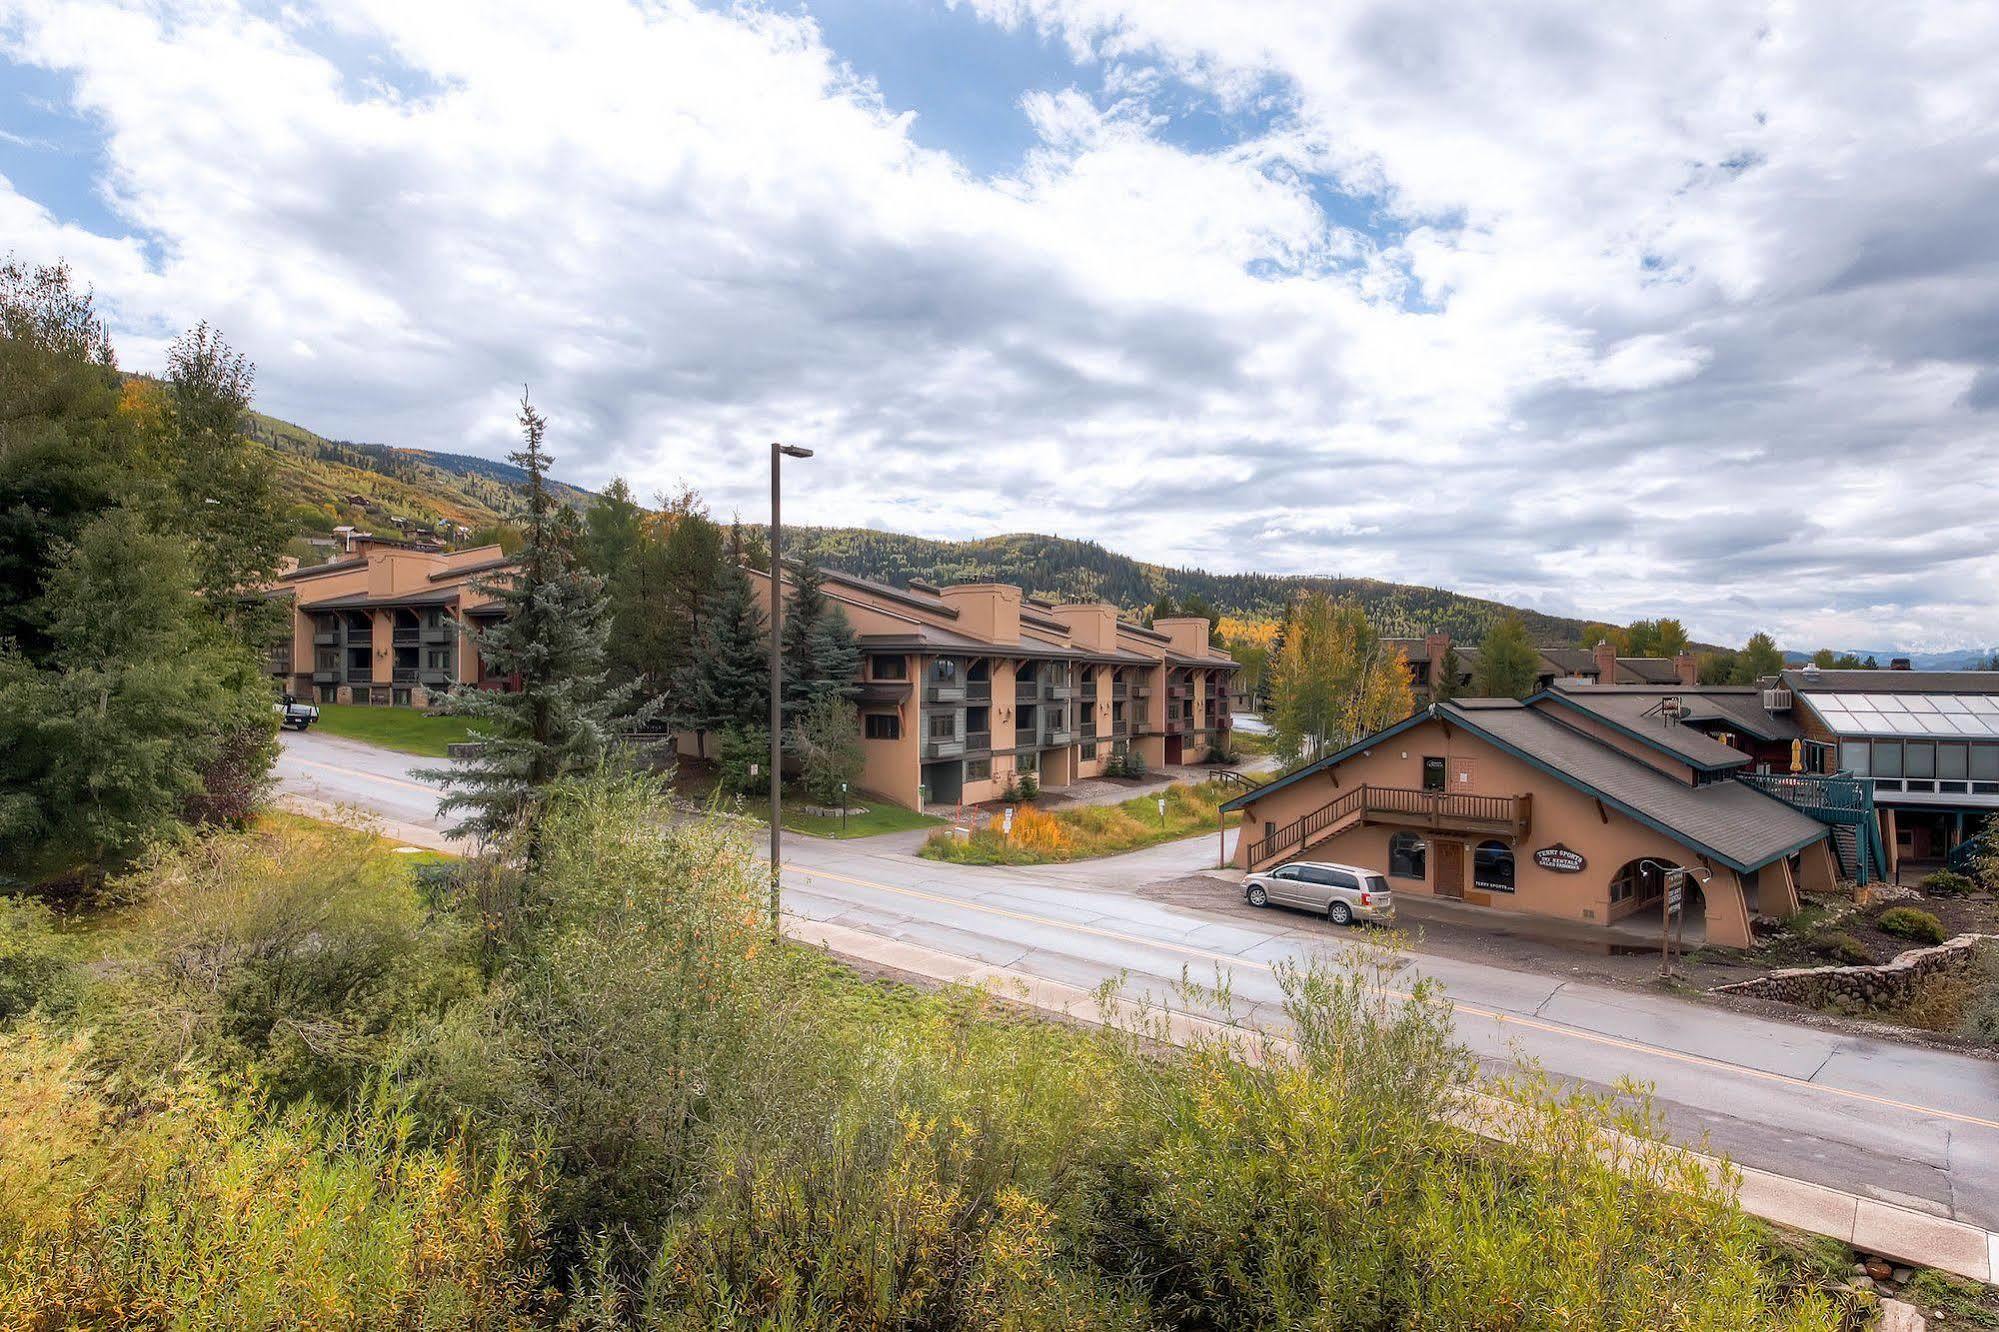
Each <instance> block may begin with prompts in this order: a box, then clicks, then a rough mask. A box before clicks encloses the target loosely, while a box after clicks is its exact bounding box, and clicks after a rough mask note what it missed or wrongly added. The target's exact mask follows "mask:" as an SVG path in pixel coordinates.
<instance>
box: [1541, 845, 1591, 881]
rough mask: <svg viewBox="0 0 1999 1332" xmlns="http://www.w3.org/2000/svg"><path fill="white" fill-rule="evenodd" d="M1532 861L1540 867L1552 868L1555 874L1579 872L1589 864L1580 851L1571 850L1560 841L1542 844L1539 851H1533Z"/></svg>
mask: <svg viewBox="0 0 1999 1332" xmlns="http://www.w3.org/2000/svg"><path fill="white" fill-rule="evenodd" d="M1534 863H1535V864H1536V865H1539V866H1540V867H1541V868H1542V869H1544V870H1552V871H1554V872H1555V873H1556V874H1581V873H1582V872H1583V869H1584V868H1585V867H1586V866H1587V865H1588V864H1589V862H1588V861H1587V860H1584V859H1583V853H1582V852H1580V851H1571V850H1570V849H1569V848H1568V847H1566V846H1563V845H1562V844H1561V843H1560V842H1557V843H1555V844H1554V845H1553V846H1544V847H1542V848H1541V849H1540V850H1539V851H1536V852H1535V853H1534Z"/></svg>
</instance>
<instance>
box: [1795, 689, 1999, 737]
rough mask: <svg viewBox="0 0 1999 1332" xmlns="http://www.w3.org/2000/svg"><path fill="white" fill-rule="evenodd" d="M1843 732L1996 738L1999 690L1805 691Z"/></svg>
mask: <svg viewBox="0 0 1999 1332" xmlns="http://www.w3.org/2000/svg"><path fill="white" fill-rule="evenodd" d="M1805 697H1806V698H1808V699H1810V700H1811V704H1812V707H1813V709H1814V710H1816V711H1817V712H1818V714H1819V716H1821V717H1823V718H1825V724H1826V725H1827V726H1830V727H1832V729H1833V730H1835V731H1838V732H1839V733H1840V734H1841V735H1880V736H1899V737H1901V738H1903V739H1907V740H1917V739H1928V738H1930V737H1933V736H1944V737H1950V738H1952V739H1963V738H1965V737H1967V736H1968V737H1971V738H1973V739H1978V740H1999V696H1994V695H1990V694H1816V693H1814V694H1807V695H1805Z"/></svg>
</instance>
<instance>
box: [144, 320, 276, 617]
mask: <svg viewBox="0 0 1999 1332" xmlns="http://www.w3.org/2000/svg"><path fill="white" fill-rule="evenodd" d="M255 376H256V371H255V369H254V367H252V366H251V364H250V362H249V360H248V359H247V358H246V357H244V355H243V354H242V353H241V352H238V351H236V350H234V349H233V348H231V347H230V346H229V344H228V343H226V342H224V341H223V340H222V336H221V335H220V334H219V333H217V332H216V331H215V330H214V329H212V328H210V327H209V326H208V324H207V323H206V322H205V321H204V322H202V323H199V324H196V325H195V326H194V327H193V328H192V329H190V330H188V331H187V332H186V333H184V334H182V335H181V336H180V337H178V338H176V339H174V341H173V343H172V345H171V346H169V347H168V348H167V394H166V434H165V453H166V458H165V463H166V475H165V477H164V478H163V480H164V483H165V484H164V486H163V488H162V492H161V494H160V497H159V502H160V504H161V506H162V512H161V514H160V525H161V526H162V527H164V528H165V529H166V530H169V531H179V532H182V533H185V534H186V537H187V539H188V541H189V543H190V544H191V546H192V547H193V549H194V569H195V582H196V586H197V587H198V588H199V590H200V592H201V596H202V599H203V600H204V601H205V602H206V603H207V604H208V608H209V610H210V612H211V613H212V614H214V615H215V617H216V618H217V619H218V620H220V621H221V622H222V623H224V624H226V625H228V626H229V627H230V629H231V631H232V632H233V633H235V634H236V635H237V636H238V637H240V638H242V639H243V640H244V641H245V642H247V643H250V644H251V645H253V646H255V647H258V648H262V647H265V646H268V645H269V644H270V643H272V642H275V641H276V640H277V639H278V638H279V637H281V636H282V635H283V634H284V633H285V631H286V630H287V629H288V628H289V620H288V619H287V617H286V614H285V608H284V607H283V606H281V605H280V604H278V603H276V602H272V601H267V600H265V599H264V598H262V597H258V596H255V595H253V593H254V589H256V588H259V587H262V586H264V585H265V584H267V583H269V582H270V581H271V580H272V579H273V578H275V577H276V576H277V572H278V567H279V562H280V560H281V558H282V556H283V555H284V549H285V542H286V541H287V539H288V538H289V537H290V536H291V533H292V526H291V523H290V522H289V521H288V519H287V516H286V513H285V510H284V507H283V506H282V505H281V504H280V502H279V498H278V493H277V489H276V487H275V486H274V484H273V483H272V480H271V467H270V462H269V458H268V455H267V454H266V453H265V452H264V450H262V449H261V448H259V447H258V446H257V445H256V444H254V443H253V442H252V441H251V440H249V439H248V438H247V437H245V435H244V434H243V417H244V413H245V412H247V411H248V410H249V407H250V392H251V386H252V384H253V383H254V381H255Z"/></svg>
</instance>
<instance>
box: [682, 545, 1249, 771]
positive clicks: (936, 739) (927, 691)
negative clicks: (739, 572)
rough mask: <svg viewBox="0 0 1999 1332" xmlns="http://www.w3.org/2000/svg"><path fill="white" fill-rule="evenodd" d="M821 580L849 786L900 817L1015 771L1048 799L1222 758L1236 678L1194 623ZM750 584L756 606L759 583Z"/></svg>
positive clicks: (987, 594) (956, 589) (976, 594)
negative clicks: (1135, 764)
mask: <svg viewBox="0 0 1999 1332" xmlns="http://www.w3.org/2000/svg"><path fill="white" fill-rule="evenodd" d="M824 577H825V589H824V590H825V593H826V595H827V597H828V598H830V599H831V600H832V601H834V602H835V603H837V604H838V605H839V606H840V608H841V609H842V610H843V611H844V612H845V613H846V616H847V619H848V620H849V621H850V622H851V623H852V625H853V627H854V631H855V634H856V637H857V638H858V640H859V643H860V647H861V653H862V668H861V679H860V682H859V685H860V692H859V696H858V700H857V701H858V704H859V707H860V712H861V728H862V736H863V749H864V752H865V755H866V759H865V766H864V768H863V771H862V775H861V785H862V786H864V787H866V788H867V789H868V790H870V791H872V792H875V793H877V794H879V795H882V796H885V797H887V798H889V799H891V800H894V801H896V802H897V803H899V804H902V805H905V806H909V807H911V808H917V807H920V806H922V805H925V804H931V805H939V804H960V803H964V804H971V803H976V802H978V801H982V800H991V799H996V798H998V797H999V795H1000V793H1001V792H1002V791H1003V790H1004V788H1005V786H1006V783H1007V779H1008V777H1009V776H1013V777H1016V778H1017V777H1018V776H1019V775H1020V774H1023V773H1033V774H1034V776H1035V778H1036V780H1037V781H1038V782H1039V783H1040V785H1041V786H1042V787H1044V788H1060V787H1064V786H1068V785H1069V784H1071V783H1073V782H1076V781H1079V780H1082V779H1084V778H1087V777H1095V776H1098V775H1099V774H1101V773H1102V772H1103V770H1104V768H1105V766H1106V764H1108V763H1109V762H1110V760H1111V757H1112V756H1113V755H1114V754H1117V753H1119V752H1121V751H1124V750H1127V749H1129V750H1131V751H1133V752H1135V753H1136V754H1138V755H1139V756H1140V757H1142V758H1143V759H1144V760H1145V762H1146V764H1147V765H1148V766H1151V767H1158V766H1160V765H1162V764H1179V763H1191V762H1197V761H1199V760H1200V759H1202V758H1204V757H1205V756H1207V755H1208V754H1209V753H1210V752H1211V751H1214V750H1217V749H1220V748H1225V747H1226V743H1227V740H1228V737H1229V734H1230V725H1231V715H1230V705H1229V687H1230V677H1231V676H1232V675H1233V674H1234V672H1235V671H1236V669H1237V667H1236V663H1235V661H1234V660H1233V659H1232V658H1231V657H1229V655H1228V654H1227V653H1225V652H1222V651H1220V650H1219V649H1217V648H1213V647H1211V646H1209V643H1208V630H1209V625H1208V622H1207V621H1206V620H1204V619H1199V618H1195V617H1175V618H1170V619H1161V620H1158V621H1157V622H1155V623H1154V624H1153V626H1152V627H1151V628H1146V627H1144V626H1142V625H1137V624H1132V623H1130V622H1129V621H1126V620H1123V619H1121V618H1119V615H1118V612H1117V608H1116V607H1114V606H1110V605H1107V604H1103V603H1098V602H1090V603H1078V604H1066V605H1055V604H1052V603H1050V602H1046V601H1041V600H1037V599H1035V598H1033V597H1028V596H1025V595H1023V594H1022V592H1021V590H1020V589H1019V588H1017V587H1013V586H1010V585H1007V584H1004V583H966V584H958V585H954V586H951V587H935V586H932V585H931V584H929V583H925V582H921V581H917V580H911V581H910V583H909V584H908V586H906V587H900V588H898V587H890V586H888V585H886V584H883V583H877V582H874V581H872V580H869V579H865V578H855V577H851V576H848V575H845V574H840V573H834V572H830V571H829V572H827V573H826V574H825V575H824ZM751 578H752V580H753V581H754V583H755V585H756V588H757V591H758V594H759V596H760V598H761V599H762V600H763V604H764V605H765V606H766V607H768V605H769V596H770V579H769V576H768V575H767V574H763V573H758V572H756V571H751ZM788 595H789V589H787V596H788ZM690 743H691V742H690V741H688V740H683V743H682V747H683V749H685V748H687V747H688V745H689V744H690Z"/></svg>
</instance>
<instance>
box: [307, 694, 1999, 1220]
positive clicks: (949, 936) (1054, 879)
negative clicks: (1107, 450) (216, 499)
mask: <svg viewBox="0 0 1999 1332" xmlns="http://www.w3.org/2000/svg"><path fill="white" fill-rule="evenodd" d="M284 741H285V753H284V756H283V758H282V760H281V761H280V763H279V777H280V781H281V783H282V785H283V786H284V788H285V789H286V790H287V791H289V792H293V793H296V794H299V795H302V796H305V797H307V798H310V799H313V800H317V801H320V802H324V803H332V804H351V805H354V806H357V807H359V808H361V809H363V810H366V811H371V812H373V813H376V814H378V815H379V816H381V817H383V818H385V819H387V820H390V821H391V822H392V823H400V824H407V825H411V826H415V827H434V826H435V824H436V819H435V810H434V794H433V793H432V791H431V790H430V789H428V788H427V787H425V786H424V785H423V784H422V783H420V782H417V781H416V780H414V778H413V776H412V771H411V770H412V769H414V768H418V767H422V766H424V762H423V761H422V760H415V759H409V758H406V757H405V756H402V755H398V754H393V753H389V752H387V751H384V750H379V749H374V748H372V747H369V746H365V745H359V744H354V743H352V742H347V741H341V740H336V739H332V738H329V737H325V736H315V735H307V736H293V735H289V734H288V735H286V736H285V737H284ZM908 843H909V839H908V838H906V837H893V836H891V837H889V838H873V839H867V840H864V841H854V842H829V841H824V840H821V839H818V838H811V837H787V838H786V840H785V860H786V866H787V868H786V874H785V887H786V907H787V909H788V910H790V911H793V912H796V913H798V914H800V915H803V916H807V917H811V918H813V919H818V920H829V921H834V922H837V923H839V924H843V925H848V926H852V927H855V928H859V929H863V930H867V931H869V932H871V933H875V934H879V935H883V936H886V937H890V938H897V939H904V940H908V941H910V942H914V943H920V944H925V945H928V946H930V947H932V948H937V949H941V950H944V951H948V952H952V953H956V954H960V955H962V956H966V957H972V958H976V959H978V960H980V961H983V962H988V963H993V964H996V965H1002V966H1009V967H1013V968H1016V969H1018V970H1021V971H1025V972H1029V973H1031V974H1034V975H1037V976H1041V977H1045V978H1047V979H1050V980H1058V981H1066V982H1070V983H1072V984H1079V985H1084V986H1091V985H1095V984H1097V983H1098V982H1100V981H1102V980H1104V979H1106V978H1109V977H1113V976H1119V975H1122V976H1124V977H1125V981H1126V985H1127V988H1128V992H1131V993H1135V994H1152V995H1155V996H1159V997H1165V996H1167V995H1168V994H1170V992H1171V990H1172V987H1173V986H1174V985H1175V983H1176V982H1178V981H1179V980H1180V978H1181V977H1182V976H1183V974H1184V975H1187V976H1191V977H1192V978H1193V979H1194V980H1196V981H1201V982H1212V981H1214V980H1215V978H1216V977H1217V976H1218V975H1225V976H1226V977H1227V978H1228V980H1229V982H1230V985H1231V987H1232V990H1233V993H1234V996H1235V1000H1236V1004H1237V1016H1238V1017H1243V1016H1247V1017H1248V1018H1249V1019H1250V1020H1252V1021H1254V1020H1258V1019H1260V1018H1266V1017H1268V1016H1270V1015H1271V1014H1273V1013H1275V1011H1276V1008H1277V1005H1278V1003H1279V1000H1280V999H1281V995H1280V992H1279V988H1278V985H1277V980H1276V976H1275V972H1274V967H1275V965H1276V964H1277V963H1279V962H1281V961H1283V960H1285V959H1291V958H1299V957H1304V956H1307V955H1310V954H1313V953H1319V954H1328V955H1329V954H1332V953H1335V952H1337V951H1338V950H1339V949H1341V948H1344V947H1348V946H1351V945H1350V944H1348V943H1347V942H1346V941H1345V940H1344V939H1343V937H1342V934H1341V933H1340V932H1339V931H1337V930H1335V929H1333V928H1332V927H1330V926H1327V925H1324V924H1322V923H1321V922H1319V921H1317V920H1316V919H1312V918H1308V917H1305V916H1302V915H1298V914H1293V913H1288V912H1283V911H1279V910H1273V911H1272V912H1270V913H1269V914H1268V916H1263V915H1258V916H1256V917H1253V918H1245V917H1244V916H1243V914H1242V913H1241V912H1239V911H1236V910H1234V898H1233V889H1232V888H1230V887H1229V886H1228V885H1225V884H1222V883H1217V884H1216V886H1215V891H1216V910H1214V911H1204V910H1197V909H1191V908H1189V907H1186V906H1182V905H1174V904H1170V903H1164V902H1159V901H1155V900H1151V899H1149V898H1147V897H1144V896H1141V895H1139V893H1138V892H1137V891H1136V890H1137V888H1138V887H1139V886H1140V885H1141V884H1144V883H1147V882H1153V881H1156V880H1158V879H1162V878H1170V877H1179V876H1182V875H1185V874H1187V873H1189V872H1191V871H1193V870H1197V869H1200V868H1204V867H1206V866H1211V865H1213V864H1214V863H1215V859H1214V858H1215V853H1216V841H1215V839H1214V838H1212V837H1203V838H1195V839H1191V840H1190V841H1187V842H1181V843H1175V844H1172V845H1169V846H1163V847H1155V848H1152V849H1150V850H1147V851H1142V852H1138V853H1135V854H1133V855H1130V856H1120V857H1115V858H1112V859H1109V860H1105V861H1098V862H1091V863H1084V864H1075V865H1061V866H1044V867H1036V868H1031V869H1001V868H984V867H973V866H957V865H941V864H936V863H933V862H930V861H924V860H918V859H916V858H914V857H913V856H911V855H910V854H909V853H908ZM1403 974H1404V975H1405V976H1406V977H1407V978H1408V979H1409V980H1410V981H1412V982H1413V980H1414V979H1415V978H1416V977H1417V976H1419V975H1420V976H1429V977H1433V978H1435V979H1436V980H1437V981H1438V982H1440V983H1441V984H1442V985H1443V986H1444V987H1445V989H1446V991H1447V992H1448V993H1449V995H1450V997H1451V998H1452V1000H1453V1001H1454V1003H1455V1004H1456V1006H1457V1014H1458V1034H1459V1037H1460V1039H1461V1040H1463V1041H1464V1042H1465V1043H1466V1044H1467V1045H1469V1046H1470V1047H1471V1048H1472V1049H1473V1050H1475V1051H1477V1052H1478V1054H1479V1055H1480V1057H1481V1058H1482V1059H1484V1060H1486V1061H1487V1062H1488V1064H1489V1065H1491V1066H1493V1067H1496V1068H1511V1067H1516V1066H1517V1065H1518V1064H1519V1063H1521V1062H1523V1061H1530V1060H1531V1061H1534V1062H1537V1063H1538V1064H1539V1065H1540V1066H1541V1067H1543V1068H1545V1069H1546V1070H1548V1071H1549V1072H1550V1073H1553V1074H1557V1075H1560V1076H1562V1077H1565V1078H1572V1079H1575V1080H1578V1081H1581V1082H1585V1083H1588V1084H1591V1085H1596V1086H1607V1085H1610V1084H1613V1083H1615V1082H1617V1081H1618V1080H1619V1079H1620V1078H1631V1079H1635V1080H1637V1081H1639V1082H1644V1083H1650V1084H1652V1085H1653V1086H1654V1087H1655V1089H1656V1097H1657V1103H1658V1105H1659V1107H1660V1109H1661V1111H1662V1112H1663V1113H1664V1115H1665V1117H1666V1122H1667V1124H1668V1126H1669V1127H1670V1128H1671V1130H1672V1131H1673V1133H1674V1135H1675V1136H1676V1137H1678V1138H1679V1139H1680V1140H1682V1141H1684V1142H1688V1143H1696V1142H1698V1141H1699V1140H1700V1139H1702V1138H1703V1136H1705V1137H1706V1139H1707V1141H1708V1143H1709V1145H1710V1146H1711V1148H1712V1149H1713V1150H1716V1151H1719V1152H1722V1153H1725V1154H1727V1155H1728V1156H1730V1157H1732V1158H1734V1159H1735V1160H1737V1161H1740V1162H1742V1163H1744V1164H1746V1165H1751V1166H1756V1167H1760V1168H1762V1169H1765V1170H1770V1171H1775V1172H1777V1173H1779V1174H1783V1175H1786V1176H1789V1177H1791V1178H1794V1179H1803V1180H1809V1181H1811V1182H1814V1183H1819V1184H1825V1185H1830V1186H1832V1187H1835V1188H1839V1189H1844V1190H1847V1191H1849V1192H1852V1193H1856V1194H1859V1195H1862V1196H1865V1197H1874V1198H1880V1199H1882V1200H1884V1201H1889V1202H1896V1203H1901V1204H1903V1205H1906V1206H1910V1207H1915V1208H1918V1209H1920V1210H1923V1211H1927V1212H1931V1213H1933V1214H1935V1215H1938V1216H1947V1217H1951V1218H1953V1219H1956V1220H1961V1221H1966V1222H1970V1223H1972V1224H1974V1225H1978V1226H1982V1227H1984V1228H1985V1229H1988V1230H1995V1229H1999V1063H1994V1062H1991V1061H1987V1060H1981V1059H1977V1058H1972V1057H1969V1056H1963V1055H1954V1054H1945V1053H1939V1052H1935V1051H1929V1050H1924V1049H1920V1048H1918V1047H1915V1046H1911V1045H1904V1044H1901V1043H1899V1042H1894V1041H1882V1040H1871V1039H1865V1038H1860V1037H1853V1036H1843V1035H1838V1034H1835V1033H1830V1032H1824V1031H1819V1030H1816V1029H1813V1028H1810V1027H1805V1026H1800V1025H1796V1024H1792V1023H1785V1022H1773V1021H1764V1020H1759V1019H1755V1018H1747V1017H1743V1016H1740V1015H1737V1014H1734V1013H1731V1012H1727V1011H1724V1010H1721V1009H1718V1008H1712V1007H1708V1006H1705V1005H1701V1004H1697V1003H1692V1002H1688V1001H1685V1000H1679V999H1674V998H1671V997H1667V996H1663V995H1651V994H1642V993H1634V992H1631V991H1627V990H1620V989H1616V988H1612V987H1606V986H1600V985H1592V984H1585V983H1578V982H1573V981H1565V980H1563V979H1561V978H1560V977H1553V976H1546V975H1541V974H1537V973H1531V972H1523V971H1512V970H1508V969H1506V968H1502V967H1496V966H1490V965H1484V964H1480V963H1475V962H1466V961H1461V960H1456V959H1451V958H1444V957H1438V956H1432V955H1426V954H1421V953H1411V954H1408V955H1407V963H1406V966H1405V968H1404V973H1403Z"/></svg>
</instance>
